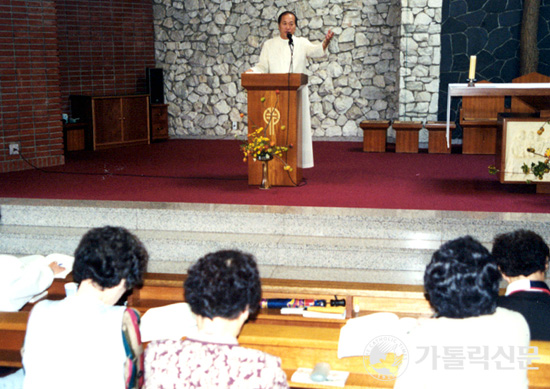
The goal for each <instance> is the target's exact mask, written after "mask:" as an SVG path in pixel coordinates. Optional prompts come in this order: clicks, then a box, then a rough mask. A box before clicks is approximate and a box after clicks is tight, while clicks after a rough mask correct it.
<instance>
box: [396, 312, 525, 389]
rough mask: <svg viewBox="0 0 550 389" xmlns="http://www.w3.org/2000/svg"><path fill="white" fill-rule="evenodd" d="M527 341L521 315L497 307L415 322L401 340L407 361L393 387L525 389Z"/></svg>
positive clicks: (397, 388) (422, 388)
mask: <svg viewBox="0 0 550 389" xmlns="http://www.w3.org/2000/svg"><path fill="white" fill-rule="evenodd" d="M529 338H530V334H529V327H528V326H527V322H526V321H525V319H524V318H523V316H522V315H521V314H519V313H517V312H514V311H510V310H508V309H505V308H500V307H499V308H497V309H496V311H495V313H493V314H492V315H482V316H476V317H469V318H465V319H450V318H446V317H441V318H437V319H420V320H419V324H418V326H417V327H416V328H414V329H413V330H411V332H410V333H409V337H408V338H406V339H403V340H404V341H405V343H406V345H407V349H408V352H409V361H408V365H407V366H406V367H404V366H405V365H404V364H402V365H401V368H402V370H400V371H399V376H398V378H397V380H396V382H395V386H394V389H404V388H407V389H408V388H414V389H428V388H429V389H436V388H437V389H440V388H457V389H458V388H461V389H463V388H506V389H527V387H528V382H527V370H526V369H525V367H526V366H522V357H521V350H523V351H525V350H524V349H523V348H527V347H528V346H529ZM511 348H512V349H513V352H511V351H510V349H511ZM528 364H529V361H527V362H525V365H528ZM403 367H404V368H403ZM485 367H487V368H486V369H485Z"/></svg>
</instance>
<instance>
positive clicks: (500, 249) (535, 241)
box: [492, 230, 549, 277]
mask: <svg viewBox="0 0 550 389" xmlns="http://www.w3.org/2000/svg"><path fill="white" fill-rule="evenodd" d="M492 252H493V257H495V260H496V261H497V265H498V266H499V268H500V271H502V273H504V274H505V275H506V276H508V277H516V276H521V275H523V276H529V275H531V274H533V273H535V272H537V271H542V272H544V271H546V263H547V262H548V255H549V250H548V245H547V244H546V242H545V241H544V239H542V238H541V237H540V235H538V234H536V233H534V232H533V231H528V230H517V231H514V232H509V233H505V234H500V235H497V236H496V237H495V240H494V242H493V250H492Z"/></svg>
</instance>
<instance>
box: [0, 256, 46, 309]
mask: <svg viewBox="0 0 550 389" xmlns="http://www.w3.org/2000/svg"><path fill="white" fill-rule="evenodd" d="M53 277H54V276H53V271H52V269H51V268H50V267H49V266H48V265H47V264H46V263H45V262H44V260H43V257H42V256H34V255H33V256H28V257H22V258H17V257H15V256H13V255H0V311H9V312H15V311H18V310H20V309H21V308H22V307H23V305H25V304H26V303H28V302H29V300H30V299H31V298H33V297H34V296H35V295H37V294H39V293H41V292H43V291H44V290H46V289H47V288H48V287H49V286H50V285H51V284H52V282H53Z"/></svg>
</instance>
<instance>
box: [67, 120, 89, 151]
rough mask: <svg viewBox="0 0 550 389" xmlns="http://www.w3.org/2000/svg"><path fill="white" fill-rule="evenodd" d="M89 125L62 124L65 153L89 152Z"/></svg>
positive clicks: (79, 123)
mask: <svg viewBox="0 0 550 389" xmlns="http://www.w3.org/2000/svg"><path fill="white" fill-rule="evenodd" d="M89 135H90V125H89V123H82V122H78V123H66V124H63V144H64V145H65V151H79V150H91V149H92V145H91V139H92V138H91V136H89Z"/></svg>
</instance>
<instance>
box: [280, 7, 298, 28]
mask: <svg viewBox="0 0 550 389" xmlns="http://www.w3.org/2000/svg"><path fill="white" fill-rule="evenodd" d="M285 15H292V16H294V24H296V27H298V17H297V16H296V14H295V13H294V12H292V11H285V12H283V13H282V14H280V15H279V18H278V19H277V24H281V20H282V19H283V16H285Z"/></svg>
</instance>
